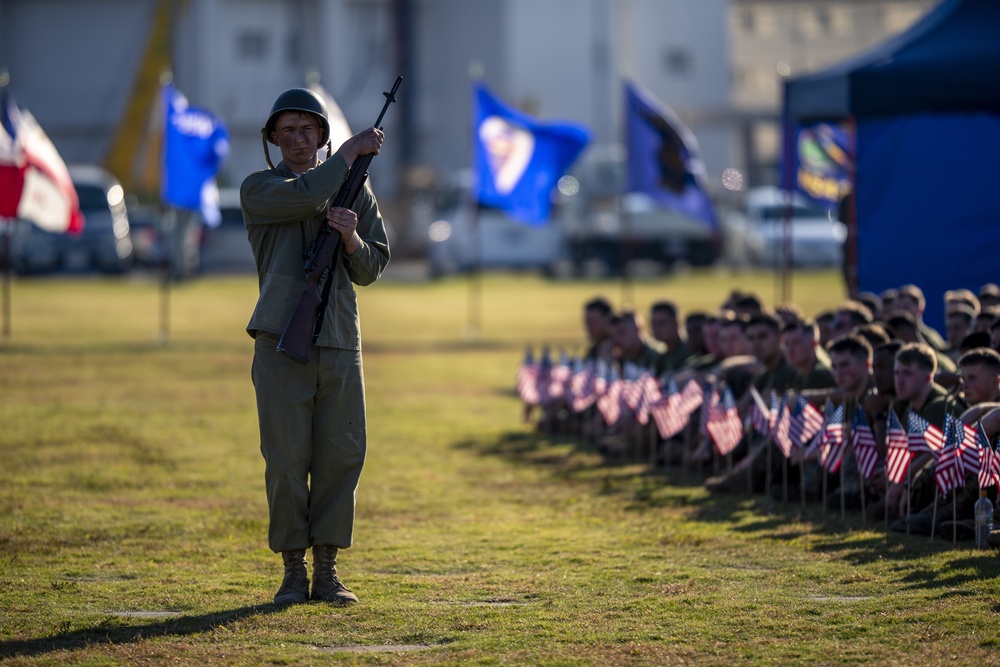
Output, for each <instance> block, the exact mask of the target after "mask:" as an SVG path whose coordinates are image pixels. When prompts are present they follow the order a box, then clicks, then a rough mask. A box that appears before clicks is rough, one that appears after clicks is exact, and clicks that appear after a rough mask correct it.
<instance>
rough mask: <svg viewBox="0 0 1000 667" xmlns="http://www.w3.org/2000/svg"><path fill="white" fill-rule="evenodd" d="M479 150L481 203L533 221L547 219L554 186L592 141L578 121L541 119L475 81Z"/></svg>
mask: <svg viewBox="0 0 1000 667" xmlns="http://www.w3.org/2000/svg"><path fill="white" fill-rule="evenodd" d="M473 95H474V100H473V102H474V104H473V107H474V113H473V120H474V129H473V131H474V137H473V142H472V143H473V146H474V156H473V160H474V162H475V169H476V175H477V178H478V181H479V182H478V185H477V190H476V199H477V201H478V202H479V203H480V204H484V205H486V206H493V207H495V208H499V209H501V210H504V211H506V212H507V214H508V215H510V217H511V218H514V219H515V220H519V221H521V222H525V223H529V224H544V223H545V222H546V221H547V220H548V217H549V211H550V209H551V207H552V189H553V188H554V187H555V186H556V183H557V182H558V181H559V179H560V178H561V177H562V176H563V174H565V173H566V170H567V169H569V167H570V165H572V164H573V162H574V161H575V160H576V158H577V157H578V156H579V155H580V153H581V152H582V151H583V149H584V147H585V146H586V145H587V143H588V142H589V141H590V133H589V132H588V130H587V129H586V128H585V127H584V126H582V125H579V124H577V123H569V122H541V121H538V120H535V119H534V118H532V117H531V116H529V115H528V114H526V113H523V112H520V111H518V110H516V109H512V108H510V107H508V106H507V105H505V104H504V103H502V102H501V101H500V100H498V99H497V98H496V97H494V96H493V95H492V94H491V93H490V92H489V91H488V90H486V88H485V87H483V86H482V85H479V84H477V85H475V86H474V88H473Z"/></svg>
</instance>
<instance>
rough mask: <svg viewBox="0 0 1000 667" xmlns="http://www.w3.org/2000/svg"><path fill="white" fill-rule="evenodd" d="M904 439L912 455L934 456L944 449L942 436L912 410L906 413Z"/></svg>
mask: <svg viewBox="0 0 1000 667" xmlns="http://www.w3.org/2000/svg"><path fill="white" fill-rule="evenodd" d="M906 437H907V441H908V442H909V444H910V452H912V453H913V454H920V453H926V454H934V455H935V456H937V453H938V452H939V451H941V448H942V447H944V434H943V433H942V432H941V429H939V428H938V427H937V426H935V425H934V424H931V423H930V422H929V421H927V420H926V419H924V418H923V417H921V416H920V415H918V414H917V413H916V412H913V411H912V410H911V411H909V412H907V413H906Z"/></svg>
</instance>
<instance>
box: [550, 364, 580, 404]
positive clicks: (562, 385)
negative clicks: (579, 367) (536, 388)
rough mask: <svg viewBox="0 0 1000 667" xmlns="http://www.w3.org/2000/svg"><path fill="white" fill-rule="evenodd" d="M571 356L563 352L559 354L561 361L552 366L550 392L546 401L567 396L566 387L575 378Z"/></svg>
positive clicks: (554, 400)
mask: <svg viewBox="0 0 1000 667" xmlns="http://www.w3.org/2000/svg"><path fill="white" fill-rule="evenodd" d="M571 363H572V362H570V360H569V357H568V356H566V353H565V352H563V353H561V354H560V355H559V363H557V364H556V365H555V366H553V367H552V371H551V373H550V375H549V393H548V397H547V400H545V402H546V403H555V402H557V401H559V400H561V399H562V398H563V397H564V396H566V388H567V387H568V386H569V383H570V380H572V378H573V369H572V368H571Z"/></svg>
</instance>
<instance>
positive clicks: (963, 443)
mask: <svg viewBox="0 0 1000 667" xmlns="http://www.w3.org/2000/svg"><path fill="white" fill-rule="evenodd" d="M949 417H950V418H951V420H952V428H953V429H954V430H955V444H956V454H957V456H958V461H959V463H960V464H961V466H962V471H963V472H964V473H965V474H967V475H978V474H979V439H978V438H977V437H976V429H974V428H972V427H971V426H969V425H968V424H966V423H965V422H963V421H962V420H961V419H959V418H958V417H952V416H951V415H946V416H945V418H946V419H947V418H949Z"/></svg>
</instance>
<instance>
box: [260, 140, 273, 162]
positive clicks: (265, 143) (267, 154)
mask: <svg viewBox="0 0 1000 667" xmlns="http://www.w3.org/2000/svg"><path fill="white" fill-rule="evenodd" d="M260 143H261V144H263V146H264V159H265V160H267V168H268V169H274V165H273V164H271V153H270V152H269V151H268V150H267V136H265V134H264V132H261V133H260Z"/></svg>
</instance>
